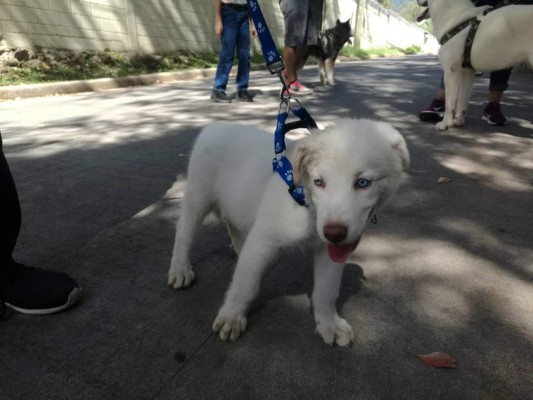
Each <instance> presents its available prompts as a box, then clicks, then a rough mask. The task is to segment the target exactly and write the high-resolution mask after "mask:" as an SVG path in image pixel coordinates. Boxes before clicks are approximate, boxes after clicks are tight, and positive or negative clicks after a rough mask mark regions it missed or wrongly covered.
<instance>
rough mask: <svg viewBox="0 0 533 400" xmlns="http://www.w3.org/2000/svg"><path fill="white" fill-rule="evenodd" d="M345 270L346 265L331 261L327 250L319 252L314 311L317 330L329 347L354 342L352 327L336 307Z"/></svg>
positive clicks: (316, 256) (316, 257) (316, 259)
mask: <svg viewBox="0 0 533 400" xmlns="http://www.w3.org/2000/svg"><path fill="white" fill-rule="evenodd" d="M323 247H325V246H323ZM343 270H344V265H341V264H336V263H334V262H333V261H331V260H330V258H329V256H328V254H327V252H326V250H325V249H320V250H317V252H316V253H315V284H314V288H313V296H312V297H313V310H314V314H315V322H316V330H317V332H318V333H319V334H320V336H322V339H324V342H326V343H327V344H329V345H332V344H334V343H336V344H337V345H339V346H348V345H349V344H350V343H351V342H353V340H354V333H353V330H352V327H351V326H350V324H348V322H346V320H344V319H342V318H341V317H340V316H339V314H338V313H337V309H336V307H335V302H336V300H337V297H338V296H339V288H340V284H341V278H342V272H343Z"/></svg>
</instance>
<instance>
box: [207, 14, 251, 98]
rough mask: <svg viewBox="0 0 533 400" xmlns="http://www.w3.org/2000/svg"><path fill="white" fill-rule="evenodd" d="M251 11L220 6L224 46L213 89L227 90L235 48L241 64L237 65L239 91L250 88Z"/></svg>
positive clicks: (221, 50) (218, 90)
mask: <svg viewBox="0 0 533 400" xmlns="http://www.w3.org/2000/svg"><path fill="white" fill-rule="evenodd" d="M249 16H250V14H249V12H248V11H240V10H236V9H234V8H231V7H224V6H223V5H222V6H221V8H220V17H221V19H222V48H221V49H220V57H219V61H218V67H217V72H216V75H215V83H214V85H213V90H215V91H217V92H222V91H225V90H226V86H227V84H228V79H229V74H230V71H231V67H232V66H233V59H234V57H235V50H237V58H238V60H239V64H238V66H237V78H236V85H237V91H242V90H246V89H248V81H249V79H250V23H249V19H248V18H249Z"/></svg>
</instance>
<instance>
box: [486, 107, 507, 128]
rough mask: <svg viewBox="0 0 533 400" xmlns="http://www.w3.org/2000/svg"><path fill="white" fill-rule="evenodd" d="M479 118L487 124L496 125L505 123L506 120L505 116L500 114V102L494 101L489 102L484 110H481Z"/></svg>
mask: <svg viewBox="0 0 533 400" xmlns="http://www.w3.org/2000/svg"><path fill="white" fill-rule="evenodd" d="M481 119H482V120H483V121H485V122H486V123H487V124H489V125H496V126H502V125H505V123H506V122H507V118H505V115H503V114H502V110H501V108H500V103H494V102H492V103H489V104H488V105H487V107H485V111H483V115H482V117H481Z"/></svg>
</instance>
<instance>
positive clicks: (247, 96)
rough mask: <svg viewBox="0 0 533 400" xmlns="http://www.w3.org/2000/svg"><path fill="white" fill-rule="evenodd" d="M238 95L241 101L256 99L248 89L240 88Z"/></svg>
mask: <svg viewBox="0 0 533 400" xmlns="http://www.w3.org/2000/svg"><path fill="white" fill-rule="evenodd" d="M237 97H238V99H239V100H240V101H248V102H250V101H254V98H253V97H252V95H251V94H250V93H249V92H248V90H240V91H239V92H238V93H237Z"/></svg>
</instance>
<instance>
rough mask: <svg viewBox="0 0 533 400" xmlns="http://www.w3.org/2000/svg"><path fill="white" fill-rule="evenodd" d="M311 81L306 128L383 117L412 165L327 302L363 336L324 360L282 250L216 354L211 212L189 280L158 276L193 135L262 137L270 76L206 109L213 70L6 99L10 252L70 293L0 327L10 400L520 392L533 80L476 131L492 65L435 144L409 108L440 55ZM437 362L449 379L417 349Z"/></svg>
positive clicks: (291, 258)
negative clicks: (246, 128) (13, 203)
mask: <svg viewBox="0 0 533 400" xmlns="http://www.w3.org/2000/svg"><path fill="white" fill-rule="evenodd" d="M317 75H318V74H317V71H316V67H314V66H310V67H307V68H306V69H305V70H304V71H303V72H302V74H301V80H302V81H303V82H304V83H308V84H309V85H310V86H312V87H314V88H315V93H314V94H313V95H312V96H308V97H305V98H302V102H303V104H304V105H305V106H306V108H307V109H308V110H309V112H310V113H311V115H313V117H314V118H315V119H316V120H317V122H318V124H319V125H320V126H322V127H327V125H329V124H331V123H333V122H335V121H336V120H338V119H339V118H342V117H353V116H355V117H371V118H375V119H379V120H384V121H386V122H389V123H391V124H392V125H394V126H395V127H396V128H397V129H399V130H400V132H402V133H403V134H404V136H405V138H406V140H407V143H408V146H409V149H410V153H411V160H412V164H411V168H410V170H409V173H408V174H407V176H406V179H405V182H404V183H403V184H402V186H401V188H400V190H399V192H398V195H397V196H396V198H395V200H394V201H393V202H392V203H391V204H390V206H389V207H388V208H387V209H386V210H385V211H384V212H383V213H381V214H380V215H379V216H378V224H376V225H371V226H369V227H368V229H367V231H366V233H365V235H364V236H363V239H362V241H361V244H360V246H359V247H358V249H357V251H356V252H355V254H354V255H353V256H352V257H351V259H350V263H349V264H348V266H347V268H346V271H345V275H344V278H343V283H342V290H341V296H340V299H339V302H338V305H339V309H340V313H341V315H342V316H343V317H344V318H346V320H347V321H348V322H349V323H350V324H351V325H352V326H353V327H354V332H355V343H354V344H353V345H352V346H351V347H348V348H339V347H330V346H327V345H325V344H324V343H323V342H322V340H321V338H320V337H319V336H318V335H317V334H316V333H315V332H314V321H313V317H312V314H311V311H310V303H309V298H308V294H309V292H310V290H311V288H312V284H313V282H312V275H311V268H309V265H308V264H309V260H308V258H307V257H305V256H302V255H300V254H298V253H292V252H289V253H288V254H287V255H286V257H283V258H282V259H281V260H280V262H279V263H278V264H276V265H274V266H273V267H272V269H271V270H270V271H269V273H268V274H267V276H266V277H265V278H264V280H263V285H262V287H261V294H260V297H259V299H258V301H257V304H256V305H255V306H254V308H253V310H252V312H251V315H250V316H249V320H248V329H247V331H246V333H245V334H244V336H243V337H242V338H240V339H239V340H238V341H236V342H235V343H224V342H222V341H220V339H219V338H218V337H217V336H216V335H215V334H213V333H212V331H211V324H212V322H213V320H214V318H215V316H216V313H217V311H218V307H219V306H220V305H221V302H222V300H223V296H224V293H225V290H226V288H227V287H228V285H229V282H230V279H231V275H232V270H233V267H234V264H235V261H236V257H235V255H234V254H233V252H232V250H231V248H230V246H229V238H228V236H227V233H226V230H225V228H224V227H223V226H222V225H220V224H217V223H216V221H215V220H213V219H208V220H207V221H206V223H205V225H204V226H203V227H202V229H201V231H200V232H199V234H198V237H197V239H196V241H195V244H194V246H193V250H192V263H193V265H194V268H195V272H196V278H197V281H196V283H195V285H194V286H192V287H191V288H190V289H188V290H185V291H175V290H172V289H170V288H168V287H167V285H166V281H167V277H166V274H167V270H168V266H169V263H170V257H171V250H172V244H173V238H174V224H175V221H176V219H177V217H178V216H179V208H180V203H181V199H182V195H183V188H184V186H185V184H186V182H187V169H186V168H187V162H188V156H189V153H190V150H191V146H192V144H193V142H194V139H195V138H196V136H197V135H198V133H199V131H200V130H201V129H202V127H204V126H205V125H206V124H208V123H210V122H212V121H232V122H236V123H242V124H247V125H253V126H258V127H262V128H264V129H266V130H267V131H271V132H273V130H274V126H275V117H276V115H277V111H278V104H279V103H278V97H277V95H278V88H279V82H278V81H277V79H276V78H275V77H271V76H270V75H269V74H268V73H267V72H265V71H254V72H253V73H252V76H251V85H250V90H251V92H252V93H253V94H254V95H255V101H254V102H253V103H241V102H233V103H231V104H214V103H211V102H210V101H209V95H210V90H211V86H212V78H211V77H210V76H208V77H203V78H195V79H187V80H180V81H174V82H167V83H159V84H157V83H156V84H151V85H144V86H132V87H127V88H119V89H112V90H111V89H107V90H103V89H101V90H98V89H99V88H98V87H93V88H91V90H95V89H96V91H93V92H86V93H78V94H69V95H57V96H53V95H52V96H47V97H37V98H25V99H18V100H9V101H3V102H0V121H1V122H0V124H1V125H0V129H1V131H2V136H3V138H4V150H5V153H6V156H7V158H8V161H9V164H10V166H11V169H12V172H13V175H14V178H15V181H16V184H17V186H18V190H19V195H20V200H21V205H22V212H23V227H22V232H21V234H20V238H19V242H18V246H17V249H16V253H15V257H16V259H17V260H18V261H20V262H23V263H26V264H28V265H36V266H40V267H43V268H47V269H54V270H61V271H65V272H68V273H69V274H70V275H71V276H73V277H74V278H75V279H76V280H77V281H78V282H79V283H80V285H81V286H82V287H83V290H84V298H83V300H82V301H81V302H80V303H79V304H78V305H77V306H76V307H74V308H73V309H70V310H68V311H66V312H63V313H59V314H56V315H52V316H26V315H22V314H17V313H9V312H8V313H7V315H5V316H4V317H3V318H2V320H1V321H0V376H1V378H0V398H1V399H2V400H14V399H20V400H27V399H53V400H59V399H69V400H70V399H76V400H84V399H91V400H108V399H109V400H122V399H124V400H130V399H154V400H155V399H157V400H163V399H179V400H185V399H191V400H196V399H200V400H202V399H217V400H218V399H232V400H235V399H258V400H259V399H261V400H262V399H276V400H279V399H339V400H341V399H342V400H344V399H355V400H381V399H384V400H385V399H394V400H402V399H405V400H418V399H421V400H422V399H424V400H425V399H438V400H440V399H454V400H457V399H468V400H470V399H476V400H477V399H479V400H500V399H501V400H523V399H531V398H532V394H531V393H532V388H533V351H532V344H533V290H532V289H533V285H532V283H533V229H532V222H533V211H532V204H533V73H531V72H524V71H521V72H515V73H513V75H512V76H511V79H510V88H509V90H508V91H507V92H506V94H505V97H504V101H503V103H502V105H503V111H504V113H505V114H506V115H507V116H508V118H509V123H508V125H507V126H504V127H493V126H488V125H486V124H485V123H484V122H482V121H481V119H480V117H481V113H482V111H483V106H484V103H485V100H486V93H487V87H488V74H484V75H483V76H480V77H477V78H476V80H475V87H474V93H473V96H472V99H471V101H470V109H469V115H468V117H467V121H466V125H465V127H463V128H455V129H452V130H449V131H447V132H437V131H436V130H435V129H434V127H433V124H431V123H422V122H420V121H419V120H418V118H417V116H416V114H417V112H418V110H419V109H421V108H422V107H423V106H425V105H427V103H428V102H429V101H430V100H431V98H432V97H433V96H434V94H435V93H436V90H437V86H438V83H439V80H440V70H439V66H438V63H437V60H436V58H435V57H433V56H408V57H401V58H387V59H376V60H370V61H357V62H345V63H339V64H338V65H337V68H336V71H335V78H336V81H337V82H338V86H336V87H333V88H330V87H320V86H318V76H317ZM19 89H20V88H19ZM233 89H234V86H233V82H230V86H229V91H231V90H233ZM41 94H42V93H41ZM45 94H46V93H45ZM50 94H52V93H50ZM21 97H22V96H21ZM252 151H253V150H252ZM265 168H270V165H267V166H265ZM439 178H447V179H444V180H442V179H441V180H440V182H442V181H444V182H446V183H439ZM437 351H439V352H446V353H448V354H450V355H451V356H453V357H454V358H456V360H457V368H455V369H437V368H432V367H429V366H427V365H425V364H422V363H421V362H420V361H419V360H418V359H417V358H416V357H415V355H416V354H428V353H432V352H437Z"/></svg>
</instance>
